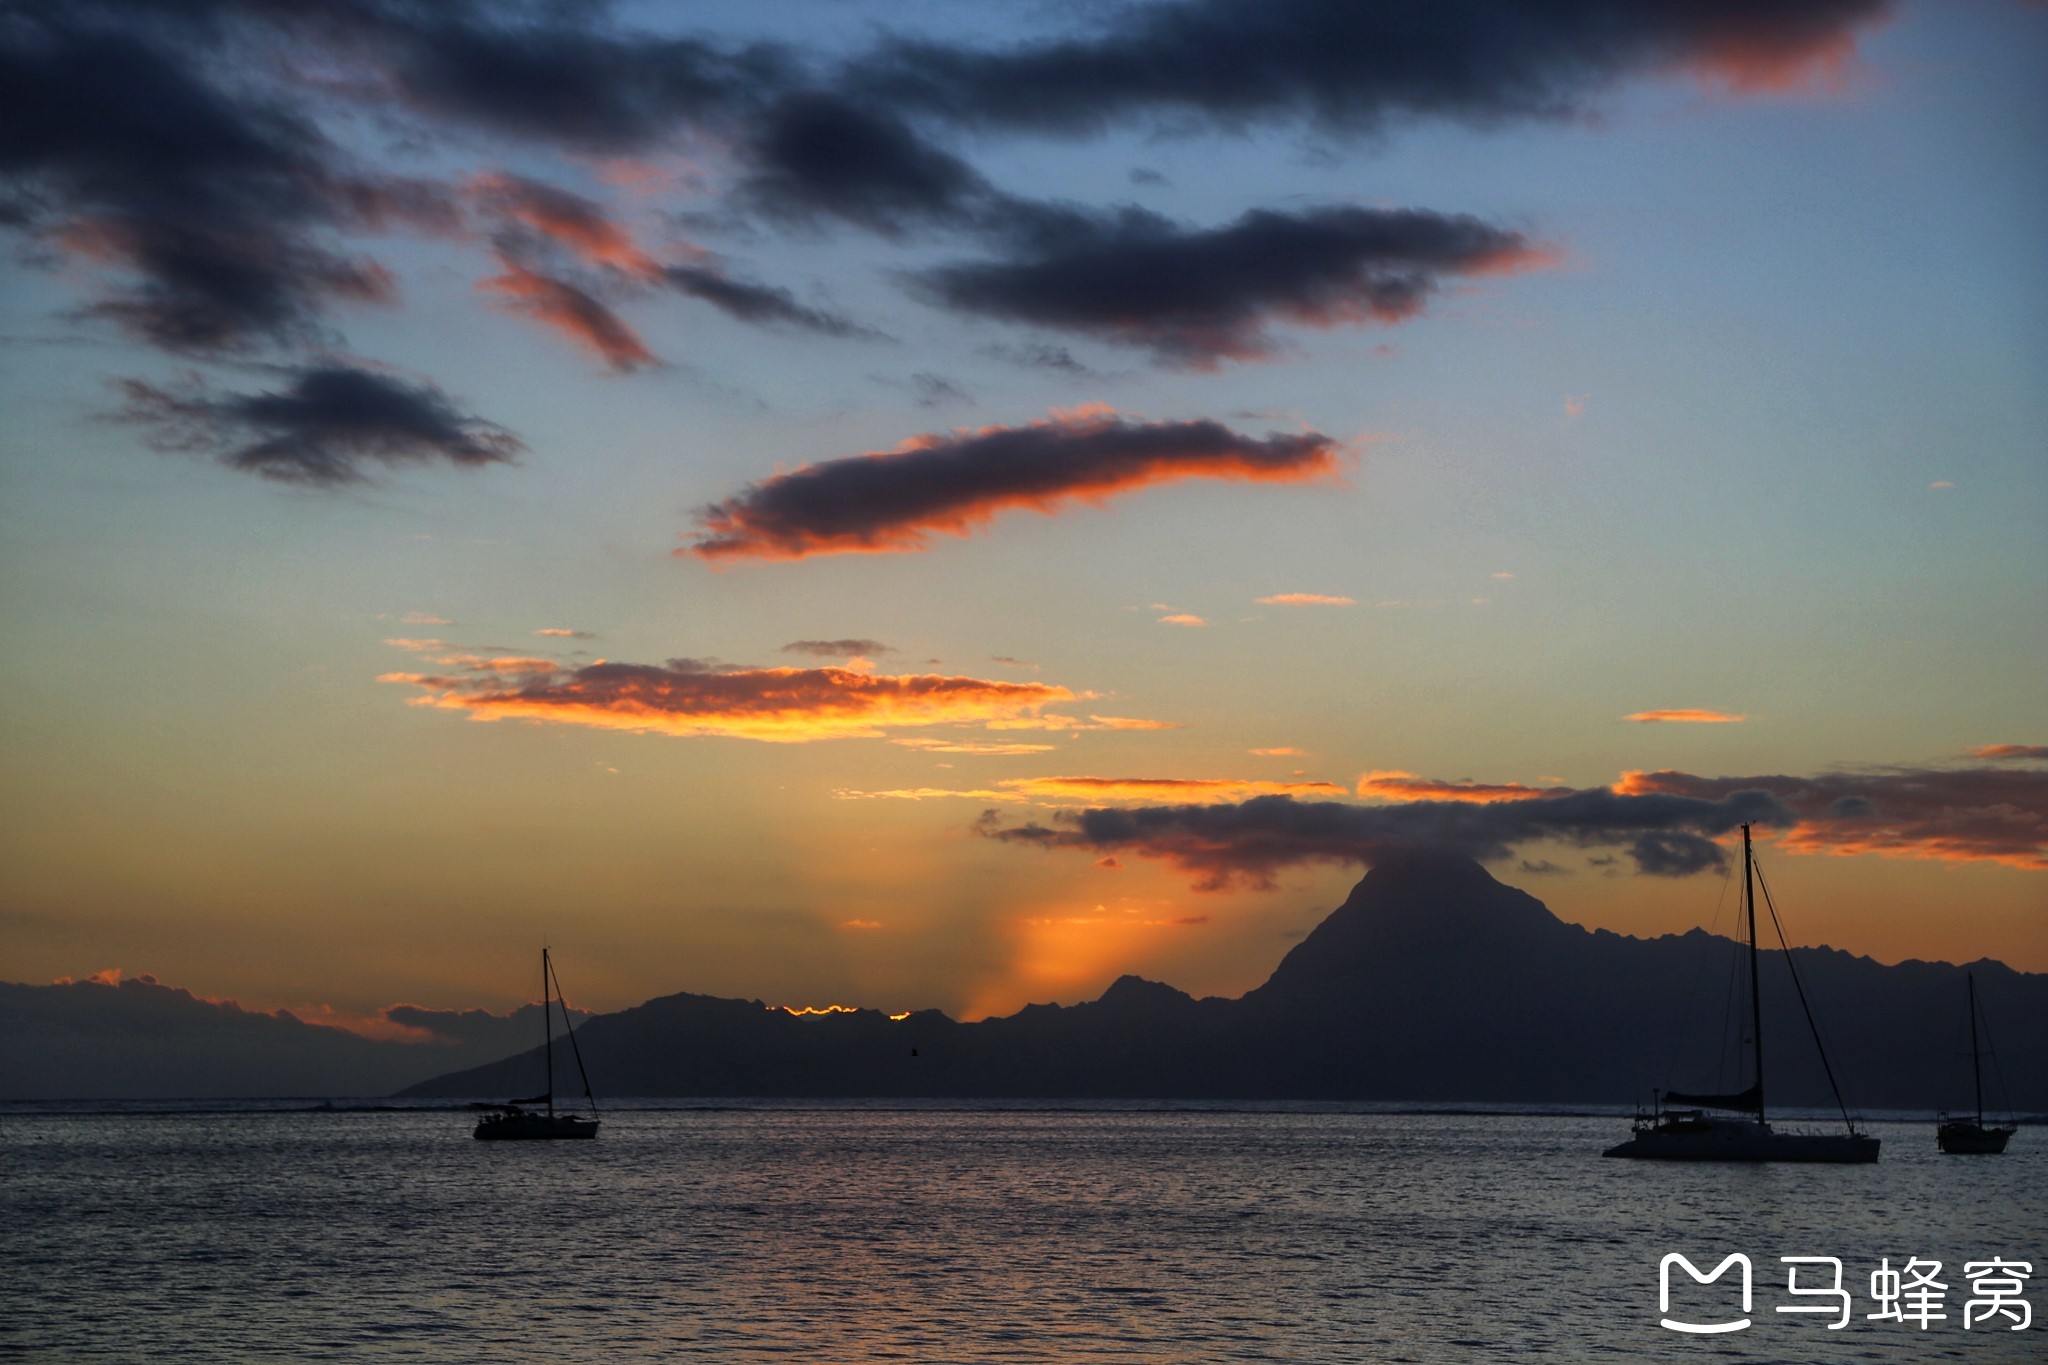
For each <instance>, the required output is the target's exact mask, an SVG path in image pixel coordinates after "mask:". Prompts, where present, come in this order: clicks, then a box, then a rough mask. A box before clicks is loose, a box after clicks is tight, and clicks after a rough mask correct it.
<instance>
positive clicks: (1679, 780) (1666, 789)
mask: <svg viewBox="0 0 2048 1365" xmlns="http://www.w3.org/2000/svg"><path fill="white" fill-rule="evenodd" d="M1615 788H1616V790H1618V791H1625V792H1646V793H1659V794H1674V795H1683V796H1690V797H1697V798H1701V799H1705V800H1717V799H1720V798H1722V797H1723V796H1725V795H1726V794H1727V793H1729V792H1731V791H1734V790H1735V789H1737V788H1743V789H1746V790H1753V791H1766V792H1769V793H1770V794H1771V796H1772V798H1773V799H1774V800H1776V801H1778V802H1780V803H1781V804H1782V805H1783V806H1784V807H1785V808H1786V809H1787V810H1789V811H1791V812H1793V813H1794V814H1795V815H1796V816H1798V824H1797V825H1795V826H1794V827H1793V828H1792V829H1791V830H1790V831H1789V832H1787V834H1786V835H1785V846H1786V847H1787V848H1790V849H1793V850H1794V851H1797V852H1804V853H1876V854H1882V855H1884V856H1887V857H1893V858H1926V859H1933V860H1936V861H1939V862H1994V863H2004V864H2006V865H2007V866H2009V867H2023V868H2033V869H2036V870H2040V869H2048V770H2042V769H2033V768H1879V769H1875V770H1870V771H1863V772H1835V773H1821V774H1819V775H1817V776H1813V777H1798V776H1791V775H1787V774H1784V773H1769V774H1761V775H1758V776H1754V777H1700V776H1697V775H1695V774H1692V773H1682V772H1673V771H1670V770H1664V771H1660V772H1648V773H1628V774H1626V775H1625V776H1623V778H1622V779H1621V781H1619V782H1617V783H1616V784H1615Z"/></svg>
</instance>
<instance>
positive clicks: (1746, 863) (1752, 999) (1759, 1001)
mask: <svg viewBox="0 0 2048 1365" xmlns="http://www.w3.org/2000/svg"><path fill="white" fill-rule="evenodd" d="M1742 899H1743V901H1744V903H1745V904H1746V905H1747V906H1748V908H1749V1033H1750V1037H1751V1038H1752V1039H1753V1040H1755V1043H1756V1121H1757V1122H1758V1123H1762V1122H1763V1121H1764V1007H1763V995H1762V990H1761V986H1762V983H1761V982H1760V981H1759V980H1758V979H1757V970H1756V869H1755V867H1754V866H1753V865H1752V864H1751V861H1750V854H1749V826H1748V825H1744V826H1743V827H1742Z"/></svg>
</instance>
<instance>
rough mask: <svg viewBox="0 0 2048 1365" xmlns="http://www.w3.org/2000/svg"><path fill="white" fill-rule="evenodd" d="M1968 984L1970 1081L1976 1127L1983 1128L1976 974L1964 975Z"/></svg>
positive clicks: (1982, 1089)
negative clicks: (1975, 1103)
mask: <svg viewBox="0 0 2048 1365" xmlns="http://www.w3.org/2000/svg"><path fill="white" fill-rule="evenodd" d="M1963 979H1964V980H1966V981H1968V982H1969V983H1970V1081H1971V1083H1972V1084H1973V1085H1975V1087H1976V1090H1977V1126H1978V1127H1979V1128H1982V1127H1983V1126H1984V1063H1983V1061H1982V1059H1981V1058H1980V1057H1979V1056H1978V1053H1977V974H1976V973H1975V972H1966V973H1964V978H1963Z"/></svg>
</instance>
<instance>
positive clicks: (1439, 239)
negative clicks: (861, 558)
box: [920, 206, 1545, 368]
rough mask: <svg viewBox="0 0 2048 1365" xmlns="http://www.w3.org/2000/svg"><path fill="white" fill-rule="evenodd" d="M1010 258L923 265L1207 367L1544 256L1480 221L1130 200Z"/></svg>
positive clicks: (934, 293) (928, 285) (1035, 235)
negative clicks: (1163, 208) (1213, 213)
mask: <svg viewBox="0 0 2048 1365" xmlns="http://www.w3.org/2000/svg"><path fill="white" fill-rule="evenodd" d="M1020 236H1025V237H1028V240H1024V241H1022V242H1021V243H1020V245H1019V248H1018V249H1017V250H1016V252H1015V253H1014V254H1013V255H1011V256H1009V257H1007V258H1004V259H997V260H992V261H980V262H969V263H964V264H958V265H950V266H945V267H941V268H939V269H936V270H931V271H927V272H925V273H924V274H923V275H922V276H921V277H920V279H921V283H922V285H923V288H924V290H925V291H926V293H927V294H928V295H929V297H931V298H932V299H933V300H934V301H936V302H938V303H940V304H942V305H944V306H946V307H948V308H953V309H957V310H959V311H961V312H967V313H976V314H981V315H983V316H989V317H998V318H1003V319H1005V320H1008V321H1013V322H1027V323H1033V324H1036V325H1038V326H1042V327H1053V328H1059V329H1062V330H1067V331H1074V332H1080V333H1084V334H1087V335H1090V336H1094V337H1096V338H1098V339H1100V340H1104V341H1112V342H1117V343H1120V344H1124V345H1131V346H1142V347H1145V348H1147V349H1149V350H1151V351H1152V353H1153V355H1154V356H1155V357H1156V358H1157V359H1158V360H1160V361H1161V362H1163V363H1166V364H1170V365H1181V366H1192V367H1196V368H1205V367H1208V366H1212V365H1214V364H1216V363H1217V362H1219V361H1221V360H1232V359H1235V360H1243V359H1255V358H1257V357H1260V356H1264V355H1267V354H1269V353H1270V352H1271V350H1272V348H1273V343H1272V340H1271V338H1270V336H1269V335H1268V332H1267V327H1268V325H1269V324H1270V323H1272V322H1274V321H1282V320H1284V321H1288V322H1294V323H1299V324H1303V325H1306V326H1312V327H1327V326H1333V325H1337V324H1342V323H1361V322H1379V323H1391V322H1398V321H1401V320H1402V319H1405V318H1408V317H1411V316H1413V315H1414V314H1415V313H1417V312H1419V311H1420V310H1421V309H1422V307H1423V305H1424V303H1425V302H1426V301H1427V300H1428V298H1429V297H1430V296H1431V295H1432V294H1434V293H1435V292H1437V290H1438V289H1440V288H1441V287H1442V285H1443V282H1444V281H1445V280H1446V279H1448V278H1450V277H1454V276H1461V275H1475V274H1486V273H1494V272H1500V271H1506V270H1514V269H1518V268H1523V267H1526V266H1530V265H1534V264H1537V263H1540V262H1541V261H1542V260H1544V259H1545V257H1544V256H1543V254H1542V253H1541V252H1540V251H1539V250H1538V249H1537V248H1536V247H1535V246H1534V245H1532V244H1531V243H1530V242H1529V241H1528V240H1527V239H1526V238H1524V237H1523V236H1522V235H1521V234H1519V233H1516V232H1511V231H1508V230H1506V229H1504V228H1499V227H1495V226H1493V225H1491V224H1488V223H1484V222H1481V221H1480V220H1478V219H1476V218H1470V217H1463V216H1446V215H1443V214H1436V213H1425V212H1420V211H1416V210H1387V209H1364V208H1355V207H1349V206H1336V207H1328V208H1318V209H1310V210H1307V211H1305V212H1301V213H1279V212H1274V211H1272V210H1266V209H1260V210H1255V211H1253V212H1250V213H1247V214H1245V215H1244V216H1243V217H1241V218H1239V219H1238V220H1237V221H1236V222H1234V223H1231V224H1228V225H1227V226H1224V227H1220V228H1209V229H1191V228H1186V227H1183V226H1181V225H1179V224H1176V223H1173V222H1171V221H1169V220H1168V219H1165V218H1162V217H1160V216H1159V215H1157V214H1153V213H1149V212H1145V211H1142V210H1136V209H1130V210H1125V211H1124V212H1122V213H1120V214H1115V215H1108V216H1104V217H1101V218H1098V219H1092V220H1087V219H1083V218H1081V217H1080V216H1078V215H1072V214H1069V215H1065V216H1064V217H1063V218H1062V219H1061V220H1060V221H1059V222H1058V223H1056V224H1051V225H1048V226H1046V228H1045V230H1042V231H1040V230H1033V231H1032V232H1030V233H1028V234H1020Z"/></svg>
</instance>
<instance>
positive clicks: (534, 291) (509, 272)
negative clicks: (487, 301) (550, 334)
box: [477, 255, 659, 372]
mask: <svg viewBox="0 0 2048 1365" xmlns="http://www.w3.org/2000/svg"><path fill="white" fill-rule="evenodd" d="M498 262H499V264H500V265H502V266H503V267H504V270H505V273H504V274H502V275H495V276H493V277H492V278H490V279H488V280H484V281H483V282H481V283H480V284H479V285H478V286H477V288H479V289H482V290H484V291H485V292H487V293H492V294H496V295H498V296H499V297H500V298H502V299H504V300H505V306H506V307H507V308H509V309H510V310H512V311H513V312H516V313H524V314H525V315H526V316H528V317H530V318H533V319H535V320H536V321H538V322H540V323H542V324H543V325H545V326H548V327H552V328H553V329H554V330H556V331H557V332H560V333H561V334H562V335H563V336H565V337H568V338H569V339H570V340H571V341H573V342H575V343H576V344H578V345H579V346H582V347H584V348H585V349H586V350H588V351H590V352H592V353H593V354H595V355H596V356H597V357H598V358H599V359H601V360H603V361H604V363H605V364H607V365H609V366H610V367H611V368H612V369H614V370H618V371H621V372H627V371H632V370H637V369H642V368H644V367H646V366H649V365H654V364H657V363H659V362H658V361H657V360H656V359H655V356H654V353H653V352H652V351H650V350H648V349H647V347H646V345H645V344H643V343H642V342H641V340H640V337H639V334H638V333H636V332H635V331H634V330H633V329H632V328H631V327H628V326H627V325H626V323H625V322H624V321H623V320H622V319H621V318H620V317H619V315H618V314H616V313H614V312H612V310H611V309H609V308H607V307H605V305H604V304H602V303H600V302H598V300H597V299H596V297H594V296H593V295H591V294H588V293H586V292H585V291H583V290H581V289H578V288H577V287H576V286H575V285H573V284H569V283H566V282H565V281H562V280H558V279H556V278H554V277H553V276H551V275H543V274H541V273H540V272H538V271H536V270H530V269H528V268H527V267H526V266H524V265H521V264H520V263H519V262H517V261H514V260H511V259H509V258H507V257H505V256H502V255H501V256H500V257H499V258H498Z"/></svg>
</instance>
